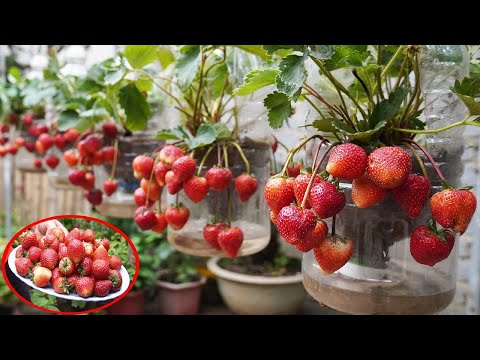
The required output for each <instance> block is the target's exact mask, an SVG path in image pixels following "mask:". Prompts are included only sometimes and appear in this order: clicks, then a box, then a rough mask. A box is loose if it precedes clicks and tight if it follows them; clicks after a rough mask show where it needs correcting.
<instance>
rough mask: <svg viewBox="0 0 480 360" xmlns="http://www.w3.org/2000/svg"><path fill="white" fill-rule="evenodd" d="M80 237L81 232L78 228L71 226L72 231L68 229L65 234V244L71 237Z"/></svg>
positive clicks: (78, 238)
mask: <svg viewBox="0 0 480 360" xmlns="http://www.w3.org/2000/svg"><path fill="white" fill-rule="evenodd" d="M81 238H82V234H81V232H80V230H79V229H78V228H73V229H72V231H70V232H69V233H68V235H67V236H65V241H64V243H65V245H67V246H68V244H69V243H70V241H71V240H73V239H77V240H80V239H81Z"/></svg>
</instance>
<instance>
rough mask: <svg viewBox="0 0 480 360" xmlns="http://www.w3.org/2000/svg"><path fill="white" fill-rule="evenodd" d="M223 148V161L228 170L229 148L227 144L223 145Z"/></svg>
mask: <svg viewBox="0 0 480 360" xmlns="http://www.w3.org/2000/svg"><path fill="white" fill-rule="evenodd" d="M222 148H223V159H224V160H223V161H224V163H225V167H226V168H227V169H228V167H229V166H228V153H227V146H226V145H225V144H223V145H222Z"/></svg>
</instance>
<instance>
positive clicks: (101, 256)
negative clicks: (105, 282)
mask: <svg viewBox="0 0 480 360" xmlns="http://www.w3.org/2000/svg"><path fill="white" fill-rule="evenodd" d="M96 260H105V261H106V262H108V261H109V256H108V251H107V250H106V249H105V247H104V246H103V245H99V246H98V248H97V249H95V252H94V253H93V261H94V262H95V261H96Z"/></svg>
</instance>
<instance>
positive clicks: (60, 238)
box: [48, 227, 65, 243]
mask: <svg viewBox="0 0 480 360" xmlns="http://www.w3.org/2000/svg"><path fill="white" fill-rule="evenodd" d="M48 234H52V235H53V236H55V237H56V238H57V240H58V242H60V243H63V242H64V241H65V233H64V232H63V230H62V229H60V228H58V227H56V228H51V229H50V230H49V231H48Z"/></svg>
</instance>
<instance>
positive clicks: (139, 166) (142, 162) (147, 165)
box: [132, 155, 153, 179]
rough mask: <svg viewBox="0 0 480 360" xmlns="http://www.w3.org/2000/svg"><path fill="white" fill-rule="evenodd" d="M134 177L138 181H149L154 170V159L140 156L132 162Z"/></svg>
mask: <svg viewBox="0 0 480 360" xmlns="http://www.w3.org/2000/svg"><path fill="white" fill-rule="evenodd" d="M132 168H133V175H134V176H135V177H136V178H137V179H141V178H145V179H149V178H150V174H151V173H152V169H153V159H152V158H151V157H149V156H146V155H139V156H137V157H136V158H135V159H133V162H132Z"/></svg>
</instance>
